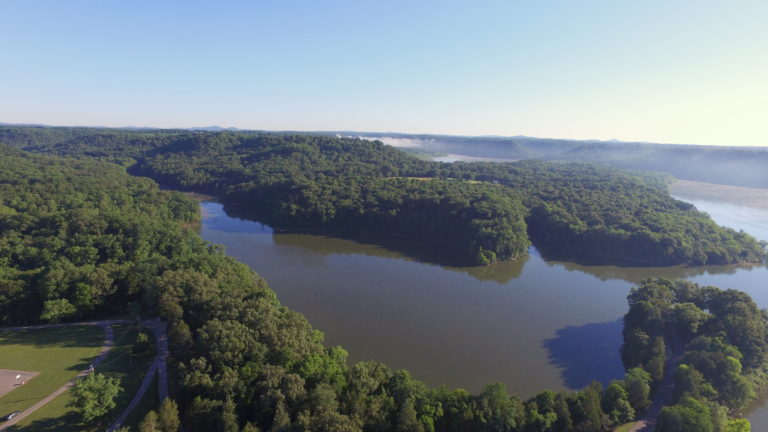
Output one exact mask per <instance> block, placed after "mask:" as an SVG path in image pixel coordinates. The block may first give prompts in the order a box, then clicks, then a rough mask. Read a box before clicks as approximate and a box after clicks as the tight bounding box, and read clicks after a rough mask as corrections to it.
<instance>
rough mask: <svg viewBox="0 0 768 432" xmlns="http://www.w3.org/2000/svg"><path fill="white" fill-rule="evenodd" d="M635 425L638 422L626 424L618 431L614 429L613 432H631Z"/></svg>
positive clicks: (618, 428)
mask: <svg viewBox="0 0 768 432" xmlns="http://www.w3.org/2000/svg"><path fill="white" fill-rule="evenodd" d="M635 423H637V422H632V423H625V424H623V425H621V426H619V427H617V428H616V429H614V430H613V432H627V431H628V430H630V429H631V428H632V426H634V425H635Z"/></svg>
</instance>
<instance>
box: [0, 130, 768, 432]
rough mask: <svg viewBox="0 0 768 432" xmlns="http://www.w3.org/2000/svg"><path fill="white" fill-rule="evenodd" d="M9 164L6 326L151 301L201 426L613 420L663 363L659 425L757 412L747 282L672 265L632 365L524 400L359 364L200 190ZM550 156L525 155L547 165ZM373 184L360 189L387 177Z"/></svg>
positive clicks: (356, 427)
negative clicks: (288, 297) (218, 243)
mask: <svg viewBox="0 0 768 432" xmlns="http://www.w3.org/2000/svg"><path fill="white" fill-rule="evenodd" d="M341 144H346V143H341ZM289 154H290V153H289ZM332 154H333V153H332ZM121 157H122V156H121ZM392 157H399V156H396V154H395V153H393V154H392ZM286 160H292V159H290V158H289V159H286ZM207 162H208V163H212V164H213V165H214V166H217V162H216V161H215V160H212V161H207ZM166 163H168V164H171V163H172V162H171V161H170V159H166ZM376 165H377V164H374V165H371V166H372V167H373V166H376ZM0 167H2V169H0V325H9V324H23V323H34V322H39V321H42V322H57V321H62V320H77V319H89V318H94V317H104V316H113V315H115V314H121V313H126V312H127V311H128V310H130V309H133V308H132V307H131V306H130V305H142V313H143V314H145V315H149V316H160V317H161V318H162V319H163V320H165V321H166V322H168V324H169V346H170V350H171V354H172V355H171V358H170V361H171V362H172V364H173V365H174V369H175V370H176V371H177V374H174V375H173V377H172V378H173V380H174V385H173V386H172V388H173V389H175V392H174V395H173V397H175V398H176V399H177V401H178V402H179V406H180V409H181V413H182V417H183V420H184V429H185V430H187V431H190V432H210V431H214V432H226V431H233V430H241V431H255V430H263V431H271V430H274V431H277V430H280V431H320V430H323V431H348V432H357V431H360V432H362V431H366V432H388V431H416V432H435V431H445V432H463V431H489V432H490V431H506V432H531V431H553V432H594V431H607V430H612V429H613V428H615V427H616V426H618V425H621V424H623V423H626V422H628V421H631V420H633V419H635V418H638V417H640V416H642V415H643V413H644V412H645V411H646V410H647V409H648V407H649V405H650V404H651V401H652V399H651V397H653V398H662V397H664V393H663V392H664V390H663V389H662V388H661V387H660V386H659V385H658V384H659V383H660V382H662V380H664V370H665V367H664V365H665V364H667V365H669V366H675V369H674V376H673V378H674V382H675V391H674V393H673V394H672V395H671V398H672V399H671V402H670V404H669V405H670V406H668V407H665V408H664V409H663V410H662V411H661V415H660V417H659V429H658V430H659V431H660V432H666V431H691V432H694V431H695V432H702V431H703V432H707V431H711V432H742V431H748V430H749V423H748V422H747V421H746V420H743V419H732V418H731V417H734V416H736V415H737V414H738V413H739V412H741V410H742V409H743V408H744V407H745V406H747V405H748V404H749V403H750V402H752V400H753V399H754V397H755V394H756V393H759V392H760V391H762V390H763V389H764V388H765V385H766V380H767V378H766V377H767V376H768V375H766V357H768V345H767V343H766V340H767V338H768V332H767V331H766V328H767V326H766V315H765V314H763V313H761V312H760V311H759V310H758V309H757V308H756V306H755V304H754V302H753V301H752V300H751V299H750V298H749V296H747V295H746V294H744V293H741V292H737V291H733V290H727V291H722V290H719V289H717V288H712V287H706V288H701V287H698V286H696V285H694V284H691V283H688V282H670V281H666V280H649V281H646V282H644V283H643V284H641V286H640V287H639V288H636V289H633V290H632V292H631V293H630V295H629V297H628V298H629V304H630V310H629V312H628V313H627V315H626V317H625V320H624V325H625V328H624V338H625V344H624V347H623V348H622V357H623V360H624V364H625V366H626V368H627V373H626V375H625V377H624V379H622V380H618V381H613V382H611V383H610V384H609V385H608V386H607V387H605V388H603V387H602V385H601V384H600V383H597V382H593V383H592V384H590V385H589V386H588V387H586V388H584V389H582V390H580V391H574V392H553V391H546V390H545V391H542V392H540V393H538V394H536V395H535V396H533V397H531V398H529V399H527V400H522V399H520V398H519V397H517V396H515V395H510V394H508V393H507V392H506V390H505V388H504V386H503V385H502V384H498V383H497V384H490V385H488V386H486V387H485V388H484V389H483V390H482V391H481V392H479V393H478V394H471V393H469V392H467V391H465V390H462V389H447V388H445V387H440V388H437V389H431V388H429V387H427V385H426V384H424V383H423V382H421V381H418V380H416V379H414V378H412V377H411V376H410V374H409V373H408V372H407V371H405V370H398V371H393V370H392V369H390V368H388V367H387V366H386V365H383V364H381V363H377V362H373V361H368V362H360V363H357V364H355V365H352V366H350V365H348V364H347V361H346V359H347V353H346V351H344V349H343V348H341V347H326V346H324V345H323V335H322V333H321V332H319V331H318V330H316V329H314V328H313V327H312V326H311V325H310V324H309V322H307V320H306V319H305V318H304V317H303V316H302V315H301V314H298V313H296V312H293V311H291V310H289V309H288V308H286V307H284V306H281V305H280V303H279V302H278V300H277V296H276V295H275V293H274V292H273V291H271V290H270V289H269V288H268V287H267V284H266V282H265V281H264V280H263V279H261V278H260V277H259V276H258V275H257V274H256V273H254V272H253V271H251V270H250V269H249V268H248V267H247V266H246V265H244V264H242V263H239V262H237V261H235V260H234V259H233V258H231V257H228V256H227V255H225V254H224V252H223V251H222V249H221V248H219V247H215V246H212V245H210V244H208V243H206V242H205V241H203V240H202V239H201V238H200V237H199V236H198V235H197V233H196V230H195V229H194V223H195V222H196V221H197V220H198V217H199V215H198V212H197V206H196V204H195V203H194V202H193V201H191V200H190V199H187V198H186V197H184V196H183V195H182V194H180V193H177V192H170V191H162V190H160V189H159V188H158V186H157V185H156V184H155V183H154V182H152V181H150V180H148V179H143V178H136V177H132V176H130V175H128V174H127V173H126V172H125V170H124V169H123V168H121V167H119V166H116V165H113V164H110V163H106V162H103V161H95V160H87V159H82V160H76V159H70V158H60V157H54V156H49V155H39V154H31V153H28V152H23V151H21V150H18V149H14V148H10V147H8V146H5V145H2V144H0ZM317 168H318V169H319V167H317ZM544 168H545V166H544V165H535V166H534V167H524V168H519V167H518V168H516V169H521V170H524V171H526V172H529V173H530V175H531V178H539V177H540V176H541V174H540V173H538V172H537V171H536V170H537V169H542V170H543V169H544ZM477 169H478V170H482V167H477ZM498 169H499V170H501V171H505V169H504V168H498ZM568 169H575V170H577V171H579V170H581V169H583V168H581V167H570V168H568ZM310 171H311V170H310ZM558 172H559V171H557V170H555V171H554V173H558ZM489 175H490V174H489ZM553 175H556V174H553ZM561 175H562V173H561ZM510 178H515V179H517V180H516V181H519V182H520V183H521V184H522V183H525V182H526V181H528V180H525V178H526V177H524V176H521V175H518V174H514V175H510ZM503 180H504V179H503V178H500V180H499V182H500V183H502V182H503ZM370 181H373V180H370ZM382 181H383V182H384V183H382V184H388V183H386V182H392V184H394V185H396V186H397V187H398V188H401V189H404V190H405V191H406V192H407V194H410V193H414V194H415V193H418V194H423V195H425V194H427V193H429V191H433V190H434V191H437V192H436V193H438V192H439V193H443V192H446V191H452V188H453V187H454V185H459V186H456V187H458V188H460V189H459V190H458V191H456V192H451V193H455V194H456V196H457V197H456V200H457V201H460V200H462V199H468V200H471V199H475V197H480V198H479V199H480V200H481V205H480V207H481V210H478V212H492V211H494V210H492V209H482V205H483V204H482V202H483V200H486V199H496V198H497V197H496V196H494V195H493V193H495V192H496V191H495V189H493V188H494V187H495V186H491V185H485V184H484V183H472V182H458V181H448V180H441V181H437V182H434V181H426V180H424V181H418V180H408V181H405V180H400V179H391V177H390V178H387V179H386V180H382ZM542 181H543V180H542ZM419 182H421V183H419ZM361 183H362V184H363V186H361V190H366V191H367V190H368V188H372V187H377V186H371V185H366V184H365V183H364V182H362V181H361ZM374 183H375V182H374ZM420 184H423V185H424V187H426V188H428V189H425V190H426V192H425V191H422V190H420V189H418V188H417V187H416V185H420ZM543 184H546V183H543ZM550 186H551V185H550ZM381 187H382V190H386V186H381ZM617 187H619V186H617ZM410 188H415V189H416V190H418V192H409V191H410V190H411V189H410ZM429 188H433V189H429ZM464 188H466V189H464ZM473 188H479V189H473ZM483 188H490V189H488V190H486V189H483ZM496 189H502V188H501V187H496ZM289 190H290V189H289ZM544 192H546V191H543V192H542V193H544ZM382 193H383V192H382ZM462 193H466V194H467V195H466V197H464V198H462V195H459V194H462ZM486 193H488V194H491V195H489V196H485V195H483V194H486ZM499 194H500V196H502V198H500V199H501V200H502V204H504V205H509V206H510V207H512V206H513V205H514V204H513V202H514V201H511V198H508V195H507V194H506V193H500V192H499ZM545 196H546V195H545ZM504 197H506V198H504ZM334 199H335V198H334ZM521 199H522V200H523V201H525V202H528V201H535V200H541V199H543V198H541V197H535V196H527V195H526V196H525V197H524V198H521ZM505 200H506V201H505ZM372 205H373V206H375V205H378V204H376V203H373V204H372ZM464 205H467V204H466V203H464ZM374 208H377V207H374ZM456 208H457V209H458V210H456V211H459V210H461V209H462V208H463V207H462V206H460V205H457V207H456ZM478 214H480V215H481V216H482V213H478ZM414 223H416V222H414ZM470 223H471V222H470ZM667 347H669V349H667ZM668 352H669V353H671V355H670V356H669V357H668V356H667V353H668ZM667 370H669V371H671V370H673V369H672V368H671V367H669V368H667ZM667 379H669V377H667ZM654 390H655V392H656V393H654V392H653V391H654Z"/></svg>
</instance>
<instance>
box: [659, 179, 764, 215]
mask: <svg viewBox="0 0 768 432" xmlns="http://www.w3.org/2000/svg"><path fill="white" fill-rule="evenodd" d="M669 192H670V193H671V194H672V195H676V196H680V197H692V198H698V199H702V200H712V201H725V202H728V203H731V204H737V205H742V206H746V207H752V208H756V209H760V210H765V211H768V189H758V188H748V187H741V186H727V185H719V184H713V183H703V182H697V181H690V180H678V181H676V182H675V183H673V184H671V185H670V186H669Z"/></svg>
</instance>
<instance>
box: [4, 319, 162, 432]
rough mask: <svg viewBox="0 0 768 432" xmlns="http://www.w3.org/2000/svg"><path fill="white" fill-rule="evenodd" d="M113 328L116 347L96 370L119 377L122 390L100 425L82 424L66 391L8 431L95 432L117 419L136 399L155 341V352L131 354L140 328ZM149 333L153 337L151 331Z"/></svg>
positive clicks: (68, 392) (121, 326)
mask: <svg viewBox="0 0 768 432" xmlns="http://www.w3.org/2000/svg"><path fill="white" fill-rule="evenodd" d="M112 330H113V332H114V334H115V346H114V347H113V348H112V349H111V350H110V351H109V354H107V358H106V359H105V360H104V362H103V363H102V364H101V365H99V367H98V368H97V370H96V371H97V372H99V373H104V374H105V375H107V376H110V377H115V378H119V379H120V385H121V386H122V388H123V390H122V391H121V392H120V394H118V396H117V398H116V399H115V402H116V403H117V407H116V408H115V409H114V410H113V412H112V413H110V414H109V415H107V417H106V418H105V420H104V421H103V422H102V423H101V424H100V425H99V424H83V423H81V421H80V420H81V417H80V413H79V412H78V411H77V410H76V409H75V408H73V407H71V406H68V405H69V403H70V402H72V400H73V397H72V393H71V392H70V391H66V392H65V393H64V394H62V395H61V396H59V397H57V398H56V399H54V400H52V401H51V402H50V403H48V404H47V405H45V406H44V407H42V408H40V409H39V410H37V411H35V412H34V413H32V414H31V415H30V416H29V417H27V418H25V419H24V420H22V421H21V422H19V423H18V424H17V426H16V427H15V428H12V429H9V430H22V429H23V430H24V431H51V432H52V431H61V432H69V431H72V432H75V431H96V430H100V429H102V428H103V427H105V426H106V425H108V424H110V423H111V422H112V421H113V420H114V419H116V418H117V416H119V415H120V413H121V412H122V411H123V410H124V409H125V408H126V407H127V406H128V404H129V403H130V402H131V399H133V395H134V394H135V393H136V391H137V390H138V388H139V387H140V386H141V381H142V380H143V379H144V374H145V373H146V371H147V368H148V367H149V365H150V364H151V363H152V359H153V358H154V341H152V347H153V349H152V352H150V353H149V354H147V355H144V356H140V357H137V356H134V355H132V354H131V349H132V347H133V344H134V342H135V341H136V336H137V335H138V333H139V332H138V330H137V329H134V328H131V326H130V325H114V326H112ZM148 333H149V334H150V338H151V335H152V334H151V332H148ZM155 393H157V390H155Z"/></svg>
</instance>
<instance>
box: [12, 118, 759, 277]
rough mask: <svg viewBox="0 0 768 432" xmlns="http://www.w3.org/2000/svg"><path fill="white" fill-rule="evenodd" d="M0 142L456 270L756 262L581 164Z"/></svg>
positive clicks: (749, 249) (84, 134)
mask: <svg viewBox="0 0 768 432" xmlns="http://www.w3.org/2000/svg"><path fill="white" fill-rule="evenodd" d="M0 142H6V143H8V144H11V145H15V146H17V147H21V148H24V149H27V150H30V151H36V152H45V153H49V154H56V155H65V156H73V157H88V158H99V159H103V160H106V161H112V162H117V163H120V164H123V165H124V166H127V167H129V168H128V169H129V171H130V172H131V173H132V174H136V175H142V176H148V177H151V178H153V179H155V180H156V181H158V182H159V183H160V184H162V185H165V186H167V187H171V188H176V189H183V190H196V191H202V192H208V193H211V194H214V195H216V196H217V197H218V198H219V199H220V200H221V201H222V202H224V204H225V205H226V206H228V207H230V208H233V207H237V208H238V211H239V212H243V211H244V212H245V214H248V215H250V216H251V217H253V218H256V219H259V220H261V221H263V222H266V223H268V224H270V225H272V226H273V227H275V228H277V229H288V230H315V231H324V232H330V233H334V232H340V233H347V234H348V233H356V232H357V233H376V234H385V235H391V236H403V237H409V238H419V239H423V240H426V241H431V242H436V243H440V244H444V245H447V246H449V247H450V248H451V249H453V250H454V251H455V252H456V253H457V254H458V255H459V256H460V257H461V259H462V260H463V262H464V263H467V264H488V263H492V262H494V261H498V260H504V259H513V258H515V257H517V256H520V255H522V254H525V253H526V251H527V247H528V246H529V244H531V242H532V243H533V244H535V245H536V246H537V247H539V248H540V249H541V250H542V251H543V252H544V253H545V254H548V255H551V256H558V257H560V258H564V259H571V260H582V261H590V262H600V263H620V264H629V263H631V264H634V265H675V264H694V265H699V264H730V263H744V262H761V261H763V260H764V259H765V245H761V244H758V242H756V241H755V240H754V239H753V238H752V237H750V236H749V235H747V234H744V233H739V232H735V231H733V230H731V229H727V228H722V227H719V226H717V225H716V224H715V223H714V222H712V220H711V219H709V217H708V216H707V215H705V214H703V213H700V212H698V211H696V209H695V208H693V207H692V206H690V205H689V204H686V203H683V202H680V201H676V200H674V199H672V198H671V197H670V196H669V195H668V193H667V192H666V181H668V179H667V178H665V177H663V176H659V175H651V174H648V173H642V172H630V171H620V170H616V169H611V168H604V167H597V166H594V165H587V164H574V163H552V162H541V161H523V162H516V163H504V164H498V163H494V164H491V163H454V164H443V163H437V162H429V161H424V160H419V159H417V158H414V157H412V156H409V155H407V154H405V153H403V152H400V151H398V150H396V149H394V148H392V147H389V146H385V145H383V144H381V143H379V142H370V141H366V140H360V139H351V138H337V137H332V136H322V135H295V134H274V133H259V132H217V133H210V132H189V131H173V130H164V131H154V130H140V131H125V130H106V129H77V128H73V129H68V128H30V127H23V128H22V127H18V128H13V127H4V128H0Z"/></svg>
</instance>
